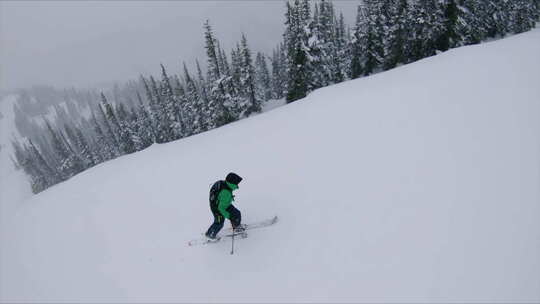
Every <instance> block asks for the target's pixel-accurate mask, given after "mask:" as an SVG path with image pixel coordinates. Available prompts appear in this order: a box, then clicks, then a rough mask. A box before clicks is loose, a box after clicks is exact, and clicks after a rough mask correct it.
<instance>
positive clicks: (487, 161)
mask: <svg viewBox="0 0 540 304" xmlns="http://www.w3.org/2000/svg"><path fill="white" fill-rule="evenodd" d="M539 54H540V30H539V29H536V30H534V31H532V32H529V33H525V34H521V35H517V36H514V37H510V38H507V39H504V40H500V41H495V42H490V43H487V44H483V45H479V46H470V47H463V48H460V49H455V50H451V51H448V52H445V53H443V54H441V55H438V56H435V57H431V58H427V59H425V60H422V61H419V62H417V63H414V64H410V65H406V66H402V67H400V68H397V69H394V70H392V71H389V72H385V73H380V74H377V75H374V76H372V77H368V78H364V79H359V80H355V81H349V82H345V83H341V84H339V85H335V86H331V87H327V88H323V89H320V90H317V91H316V92H314V93H312V94H310V95H309V96H308V97H307V98H305V99H304V100H301V101H298V102H295V103H293V104H290V105H287V106H283V107H279V108H277V109H274V110H273V111H270V112H268V113H264V114H261V115H257V116H255V117H252V118H249V119H245V120H242V121H239V122H236V123H233V124H230V125H227V126H225V127H222V128H219V129H217V130H214V131H211V132H207V133H204V134H201V135H198V136H193V137H190V138H188V139H185V140H182V141H178V142H174V143H169V144H165V145H154V146H152V147H150V148H149V149H147V150H145V151H142V152H139V153H136V154H132V155H128V156H124V157H121V158H119V159H117V160H114V161H110V162H107V163H104V164H101V165H99V166H97V167H95V168H93V169H91V170H88V171H86V172H83V173H81V174H79V175H77V176H76V177H74V178H72V179H71V180H69V181H67V182H64V183H62V184H59V185H57V186H54V187H52V188H50V189H48V190H46V191H44V192H43V193H41V194H39V195H35V196H32V197H31V198H29V194H28V186H27V184H26V183H25V182H24V181H22V177H21V173H20V172H14V171H12V169H11V167H10V166H8V165H6V161H5V157H6V151H5V150H2V151H1V152H0V153H1V157H2V170H1V174H2V176H1V177H0V178H1V180H2V184H1V187H2V188H1V191H0V193H1V195H2V196H1V199H2V201H1V206H2V209H1V211H2V215H1V234H0V236H1V251H0V254H1V255H0V262H1V264H0V266H1V267H0V300H1V301H3V302H14V301H40V302H44V301H49V302H66V301H68V302H167V301H168V302H332V303H334V302H362V301H369V302H474V301H483V302H525V301H529V302H539V301H540V258H539V257H540V119H539V118H540V117H539V114H540V85H539V75H538V71H540V56H539ZM3 104H6V103H3ZM2 113H7V112H6V111H4V110H2ZM6 116H7V115H6ZM8 120H9V119H4V120H0V122H1V123H4V122H6V121H8ZM2 128H3V126H2ZM4 131H5V130H4ZM4 131H2V132H3V133H2V141H5V140H6V134H5V132H4ZM229 171H234V172H237V173H239V174H240V175H242V176H243V177H244V181H243V182H242V183H241V184H240V189H239V190H238V191H237V193H236V198H237V203H236V205H237V206H238V208H239V209H241V210H242V212H243V217H244V220H245V221H246V222H251V221H255V220H259V219H264V218H267V217H269V216H272V215H274V214H277V215H279V216H280V221H279V222H278V223H277V224H276V225H275V226H272V227H269V228H266V229H260V230H256V231H252V232H251V233H250V236H249V238H248V239H245V240H240V241H238V242H237V243H236V250H235V255H230V254H229V248H230V243H219V244H213V245H209V246H199V247H188V246H187V241H188V240H190V239H192V238H194V237H197V236H198V235H199V234H200V233H201V232H203V231H205V230H206V228H207V227H208V225H209V224H210V222H211V215H210V212H209V210H208V202H207V193H208V189H209V186H210V184H211V183H212V182H213V181H215V180H216V179H219V178H223V177H224V175H225V174H226V173H227V172H229Z"/></svg>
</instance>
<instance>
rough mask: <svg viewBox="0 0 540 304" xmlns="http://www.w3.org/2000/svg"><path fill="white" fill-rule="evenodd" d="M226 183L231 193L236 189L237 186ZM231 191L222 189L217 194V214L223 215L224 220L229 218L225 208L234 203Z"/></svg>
mask: <svg viewBox="0 0 540 304" xmlns="http://www.w3.org/2000/svg"><path fill="white" fill-rule="evenodd" d="M226 183H227V186H229V188H231V189H232V191H234V190H236V189H238V185H235V184H231V183H229V182H226ZM232 191H231V190H229V189H227V188H225V187H224V188H223V189H221V191H220V192H219V194H218V210H219V212H221V214H223V216H224V217H225V218H229V217H230V214H229V212H228V211H227V208H229V206H230V205H231V204H232V202H233V201H234V196H233V194H232Z"/></svg>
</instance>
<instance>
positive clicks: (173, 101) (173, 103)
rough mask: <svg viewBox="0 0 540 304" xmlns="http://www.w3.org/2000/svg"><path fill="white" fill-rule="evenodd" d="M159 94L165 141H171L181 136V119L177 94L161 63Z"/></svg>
mask: <svg viewBox="0 0 540 304" xmlns="http://www.w3.org/2000/svg"><path fill="white" fill-rule="evenodd" d="M160 95H161V100H162V101H163V107H162V109H163V115H164V120H165V121H166V123H167V125H164V127H165V128H166V130H165V133H166V134H167V141H173V140H177V139H180V138H182V133H183V130H182V125H183V123H182V119H181V117H180V112H179V110H180V106H179V103H180V102H179V101H178V99H177V96H176V95H175V94H174V91H173V88H172V85H171V81H170V79H169V75H167V71H166V70H165V67H164V66H163V64H161V85H160Z"/></svg>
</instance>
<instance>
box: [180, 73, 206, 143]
mask: <svg viewBox="0 0 540 304" xmlns="http://www.w3.org/2000/svg"><path fill="white" fill-rule="evenodd" d="M184 80H185V82H186V106H185V113H186V116H185V123H186V128H187V134H188V136H189V135H193V134H197V133H200V132H203V131H204V129H203V125H202V120H203V117H202V103H201V97H200V95H199V90H198V89H197V85H196V84H195V81H194V80H193V79H192V78H191V76H190V74H189V71H188V69H187V67H186V64H185V63H184Z"/></svg>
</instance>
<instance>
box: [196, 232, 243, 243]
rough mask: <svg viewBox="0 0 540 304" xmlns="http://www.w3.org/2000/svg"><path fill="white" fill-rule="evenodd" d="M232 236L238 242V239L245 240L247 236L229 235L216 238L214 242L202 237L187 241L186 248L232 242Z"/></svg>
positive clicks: (240, 234)
mask: <svg viewBox="0 0 540 304" xmlns="http://www.w3.org/2000/svg"><path fill="white" fill-rule="evenodd" d="M233 236H234V238H235V239H237V240H239V239H245V238H247V236H248V235H247V233H246V232H239V233H231V234H226V235H222V236H218V238H216V239H215V240H211V239H208V238H207V237H202V238H198V239H194V240H191V241H189V242H188V246H195V245H208V244H215V243H219V242H222V241H228V240H232V237H233Z"/></svg>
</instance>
